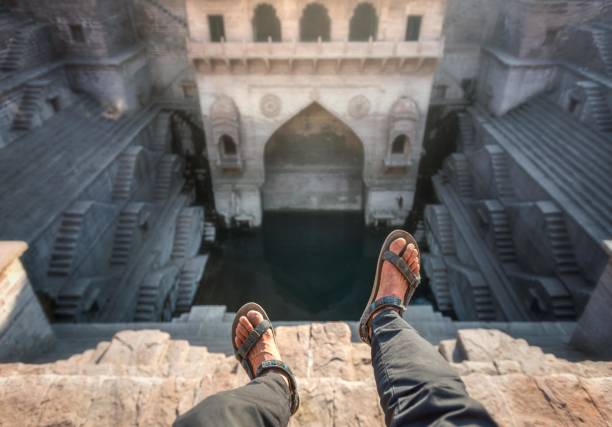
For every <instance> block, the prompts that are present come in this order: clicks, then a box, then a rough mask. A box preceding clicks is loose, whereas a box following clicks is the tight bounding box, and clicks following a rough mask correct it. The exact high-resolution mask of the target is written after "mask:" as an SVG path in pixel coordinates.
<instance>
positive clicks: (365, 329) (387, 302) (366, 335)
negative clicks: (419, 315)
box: [359, 295, 406, 345]
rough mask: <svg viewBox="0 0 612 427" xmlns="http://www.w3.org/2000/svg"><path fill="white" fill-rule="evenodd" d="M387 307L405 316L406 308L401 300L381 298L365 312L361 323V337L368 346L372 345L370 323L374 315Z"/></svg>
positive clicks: (389, 297)
mask: <svg viewBox="0 0 612 427" xmlns="http://www.w3.org/2000/svg"><path fill="white" fill-rule="evenodd" d="M385 307H388V308H396V309H398V310H399V312H400V315H403V314H404V311H405V310H406V307H405V306H404V304H402V300H401V299H399V298H398V297H394V296H390V295H387V296H385V297H382V298H379V299H377V300H376V301H374V302H373V303H372V304H370V305H369V306H368V307H367V308H366V309H365V311H364V312H363V315H362V316H361V320H360V321H359V336H360V337H361V340H362V341H363V342H365V343H366V344H369V345H372V341H371V337H370V331H369V329H370V322H371V321H372V315H373V314H374V313H375V312H377V311H379V310H381V309H383V308H385Z"/></svg>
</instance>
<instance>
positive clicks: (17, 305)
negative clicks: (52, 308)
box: [0, 242, 54, 362]
mask: <svg viewBox="0 0 612 427" xmlns="http://www.w3.org/2000/svg"><path fill="white" fill-rule="evenodd" d="M26 249H27V245H26V244H25V243H23V242H0V361H2V362H6V361H16V360H22V359H24V358H27V357H28V356H31V355H33V354H40V353H41V352H42V351H44V350H46V349H47V347H48V346H49V345H50V344H51V343H52V342H53V339H54V337H53V332H52V330H51V326H50V325H49V322H48V321H47V318H46V317H45V315H44V313H43V311H42V308H41V306H40V304H39V302H38V300H37V299H36V295H34V291H33V289H32V286H31V285H30V281H29V280H28V276H27V274H26V272H25V270H24V268H23V265H22V264H21V261H20V259H19V257H20V256H21V255H22V254H23V253H24V252H25V251H26Z"/></svg>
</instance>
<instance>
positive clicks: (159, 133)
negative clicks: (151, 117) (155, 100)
mask: <svg viewBox="0 0 612 427" xmlns="http://www.w3.org/2000/svg"><path fill="white" fill-rule="evenodd" d="M170 115H171V113H169V112H167V111H162V112H161V113H159V116H157V118H156V123H155V135H154V136H153V138H154V142H153V145H152V147H151V148H152V150H153V151H161V152H167V151H168V150H169V148H170V147H168V134H169V133H170Z"/></svg>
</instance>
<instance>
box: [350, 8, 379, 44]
mask: <svg viewBox="0 0 612 427" xmlns="http://www.w3.org/2000/svg"><path fill="white" fill-rule="evenodd" d="M377 30H378V18H377V17H376V9H374V6H372V5H371V4H370V3H360V4H359V5H358V6H357V7H356V8H355V11H354V12H353V17H352V18H351V25H350V30H349V40H350V41H353V42H362V41H368V40H369V39H370V37H372V39H373V40H376V31H377Z"/></svg>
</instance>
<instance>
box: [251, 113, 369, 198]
mask: <svg viewBox="0 0 612 427" xmlns="http://www.w3.org/2000/svg"><path fill="white" fill-rule="evenodd" d="M364 157H365V155H364V147H363V143H362V141H361V139H360V138H359V137H358V136H357V134H356V133H355V132H354V131H353V130H352V129H351V128H350V127H349V126H348V125H347V124H345V123H344V122H343V121H341V120H340V119H339V118H338V117H336V116H335V115H334V114H333V113H331V112H330V111H328V110H327V109H325V108H324V107H323V106H322V105H321V104H319V103H318V102H313V103H311V104H309V105H308V106H306V107H305V108H303V109H302V110H300V111H299V112H298V113H297V114H295V115H294V116H292V117H291V118H290V119H289V120H287V121H286V122H285V123H284V124H283V125H282V126H280V127H279V128H278V129H277V130H276V131H275V132H274V133H273V134H272V135H271V136H270V138H269V139H268V141H267V143H266V145H265V148H264V174H265V183H264V185H263V187H262V194H263V204H264V210H361V209H363V196H362V193H363V168H364Z"/></svg>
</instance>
